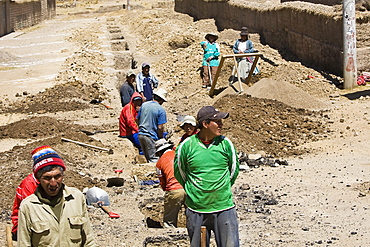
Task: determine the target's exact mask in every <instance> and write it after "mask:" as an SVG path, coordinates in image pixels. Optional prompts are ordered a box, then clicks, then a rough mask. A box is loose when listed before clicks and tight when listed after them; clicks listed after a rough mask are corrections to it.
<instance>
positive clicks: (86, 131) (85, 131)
mask: <svg viewBox="0 0 370 247" xmlns="http://www.w3.org/2000/svg"><path fill="white" fill-rule="evenodd" d="M80 131H81V132H83V133H85V134H86V135H88V136H90V135H95V134H96V133H106V132H113V131H119V130H118V129H108V130H97V131H88V130H80Z"/></svg>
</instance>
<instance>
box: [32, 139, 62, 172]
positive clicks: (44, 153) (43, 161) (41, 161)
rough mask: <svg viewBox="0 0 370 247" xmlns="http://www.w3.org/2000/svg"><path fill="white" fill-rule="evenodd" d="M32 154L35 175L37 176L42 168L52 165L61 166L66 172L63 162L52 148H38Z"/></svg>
mask: <svg viewBox="0 0 370 247" xmlns="http://www.w3.org/2000/svg"><path fill="white" fill-rule="evenodd" d="M31 154H32V159H33V173H34V174H35V175H36V174H37V172H38V171H39V170H40V169H41V168H43V167H45V166H51V165H57V166H61V167H62V168H63V170H66V166H65V164H64V162H63V160H62V159H61V158H60V157H59V155H58V154H57V152H55V151H54V149H52V148H51V147H50V146H41V147H38V148H36V149H35V150H33V151H32V152H31Z"/></svg>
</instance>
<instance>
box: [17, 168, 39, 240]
mask: <svg viewBox="0 0 370 247" xmlns="http://www.w3.org/2000/svg"><path fill="white" fill-rule="evenodd" d="M38 184H39V182H38V181H37V180H36V178H35V176H34V175H33V173H31V174H30V175H28V176H27V177H26V178H25V179H23V181H22V182H21V183H20V184H19V186H18V188H17V189H16V194H15V198H14V204H13V211H12V216H11V218H12V223H13V228H12V232H13V233H16V232H17V230H18V211H19V206H20V205H21V202H22V201H23V199H25V198H26V197H27V196H29V195H32V194H33V193H34V192H35V190H36V188H37V186H38Z"/></svg>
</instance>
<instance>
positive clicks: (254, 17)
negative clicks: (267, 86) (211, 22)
mask: <svg viewBox="0 0 370 247" xmlns="http://www.w3.org/2000/svg"><path fill="white" fill-rule="evenodd" d="M301 4H302V3H301ZM318 8H320V7H318ZM323 8H325V7H324V6H323ZM175 10H176V11H178V12H181V13H186V14H189V15H191V16H193V17H194V18H195V19H207V18H214V19H215V21H216V25H217V27H218V29H219V30H223V29H227V28H231V29H236V30H239V29H240V28H241V27H242V26H247V27H248V29H249V30H250V32H257V33H259V34H260V37H261V42H262V43H264V44H268V45H270V46H271V47H273V48H275V49H278V50H287V51H289V52H291V53H293V54H294V55H295V56H296V57H297V58H298V59H299V60H300V61H301V62H302V63H303V64H305V65H307V66H313V67H316V68H318V69H320V70H324V71H327V72H331V73H333V74H336V75H340V76H341V75H342V67H343V66H342V53H341V51H342V50H343V49H342V43H343V35H342V32H343V31H342V26H343V23H342V18H341V16H334V14H328V13H329V11H326V12H325V10H324V11H322V12H320V11H319V12H318V11H317V9H315V10H314V11H313V9H312V8H297V7H294V6H290V5H288V4H279V5H275V6H273V7H271V5H270V6H263V4H258V5H256V7H253V6H250V5H248V6H246V5H240V4H237V3H234V2H231V1H230V2H228V1H212V0H208V1H204V0H175ZM368 52H369V51H368V50H367V52H366V51H363V52H361V53H359V54H358V60H361V56H367V57H369V53H368ZM359 64H360V66H365V67H366V66H367V67H369V64H366V63H365V64H362V63H361V62H360V63H359ZM360 69H361V67H359V70H360Z"/></svg>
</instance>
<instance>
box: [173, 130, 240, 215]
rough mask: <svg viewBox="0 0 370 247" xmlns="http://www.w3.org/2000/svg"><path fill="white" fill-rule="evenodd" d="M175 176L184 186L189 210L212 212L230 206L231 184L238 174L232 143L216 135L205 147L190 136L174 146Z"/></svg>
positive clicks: (231, 203) (237, 164)
mask: <svg viewBox="0 0 370 247" xmlns="http://www.w3.org/2000/svg"><path fill="white" fill-rule="evenodd" d="M174 170H175V177H176V179H177V180H178V181H179V182H180V184H181V185H182V186H183V187H184V189H185V191H186V194H187V197H186V205H187V206H188V207H189V209H191V210H193V211H196V212H200V213H213V212H218V211H223V210H226V209H229V208H232V207H234V206H235V205H234V202H233V198H232V191H231V186H232V185H233V184H234V182H235V180H236V177H237V176H238V173H239V162H238V156H237V153H236V150H235V148H234V145H233V144H232V142H231V141H230V140H229V139H228V138H226V137H224V136H217V137H215V138H214V140H213V142H212V143H211V144H210V145H208V147H206V146H205V145H204V144H203V143H202V142H201V140H200V139H199V137H198V135H192V136H191V137H188V138H187V139H186V140H185V141H183V142H182V143H181V144H180V146H178V148H177V149H176V156H175V163H174Z"/></svg>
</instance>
